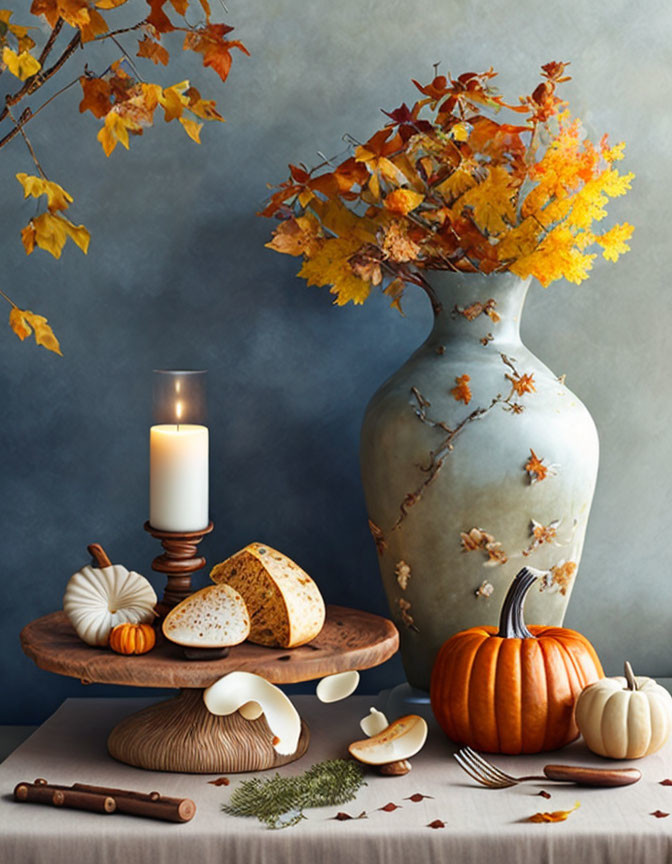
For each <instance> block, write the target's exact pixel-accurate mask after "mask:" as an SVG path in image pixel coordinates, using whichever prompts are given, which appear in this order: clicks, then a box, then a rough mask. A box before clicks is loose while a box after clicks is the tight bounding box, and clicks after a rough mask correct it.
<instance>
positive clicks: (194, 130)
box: [180, 117, 203, 144]
mask: <svg viewBox="0 0 672 864" xmlns="http://www.w3.org/2000/svg"><path fill="white" fill-rule="evenodd" d="M180 123H181V124H182V126H183V127H184V131H185V132H186V133H187V135H188V136H189V137H190V138H191V140H192V141H195V142H196V143H197V144H200V143H201V129H202V128H203V124H202V123H197V122H196V121H195V120H190V119H189V118H187V117H180Z"/></svg>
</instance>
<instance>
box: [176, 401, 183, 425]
mask: <svg viewBox="0 0 672 864" xmlns="http://www.w3.org/2000/svg"><path fill="white" fill-rule="evenodd" d="M175 417H176V418H177V422H178V424H179V422H180V420H181V419H182V403H181V402H180V401H179V400H178V401H177V402H176V403H175Z"/></svg>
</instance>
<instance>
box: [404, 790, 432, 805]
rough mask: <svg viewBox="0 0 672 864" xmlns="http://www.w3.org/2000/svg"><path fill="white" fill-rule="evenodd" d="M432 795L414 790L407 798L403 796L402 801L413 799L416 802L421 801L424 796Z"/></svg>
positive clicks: (429, 796) (430, 796)
mask: <svg viewBox="0 0 672 864" xmlns="http://www.w3.org/2000/svg"><path fill="white" fill-rule="evenodd" d="M433 797H434V796H433V795H423V794H422V793H421V792H416V793H415V794H414V795H410V796H409V797H408V798H404V801H414V802H415V803H416V804H417V802H418V801H422V800H423V799H425V798H433Z"/></svg>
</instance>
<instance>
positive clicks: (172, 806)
mask: <svg viewBox="0 0 672 864" xmlns="http://www.w3.org/2000/svg"><path fill="white" fill-rule="evenodd" d="M14 799H15V800H16V801H23V802H26V803H28V804H51V805H52V806H55V807H71V808H73V809H77V810H90V811H92V812H94V813H126V814H128V815H131V816H145V817H147V818H150V819H161V820H163V821H166V822H188V821H189V820H190V819H192V818H193V816H194V814H195V812H196V805H195V804H194V802H193V801H192V800H191V799H190V798H167V797H162V796H161V795H160V794H159V793H158V792H148V793H145V792H134V791H132V790H128V789H112V788H108V787H106V786H89V785H87V784H86V783H75V784H73V785H72V786H58V785H49V784H48V783H46V782H45V781H43V780H41V781H40V782H37V781H36V782H35V783H27V782H22V783H19V784H18V785H17V786H16V788H15V789H14Z"/></svg>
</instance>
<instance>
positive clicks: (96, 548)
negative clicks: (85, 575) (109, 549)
mask: <svg viewBox="0 0 672 864" xmlns="http://www.w3.org/2000/svg"><path fill="white" fill-rule="evenodd" d="M86 548H87V549H88V550H89V555H91V557H92V558H93V560H94V561H95V562H96V564H97V565H98V567H110V566H111V565H112V562H111V561H110V559H109V558H108V557H107V553H106V552H105V550H104V549H103V547H102V546H101V545H100V543H91V544H90V545H89V546H87V547H86Z"/></svg>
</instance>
